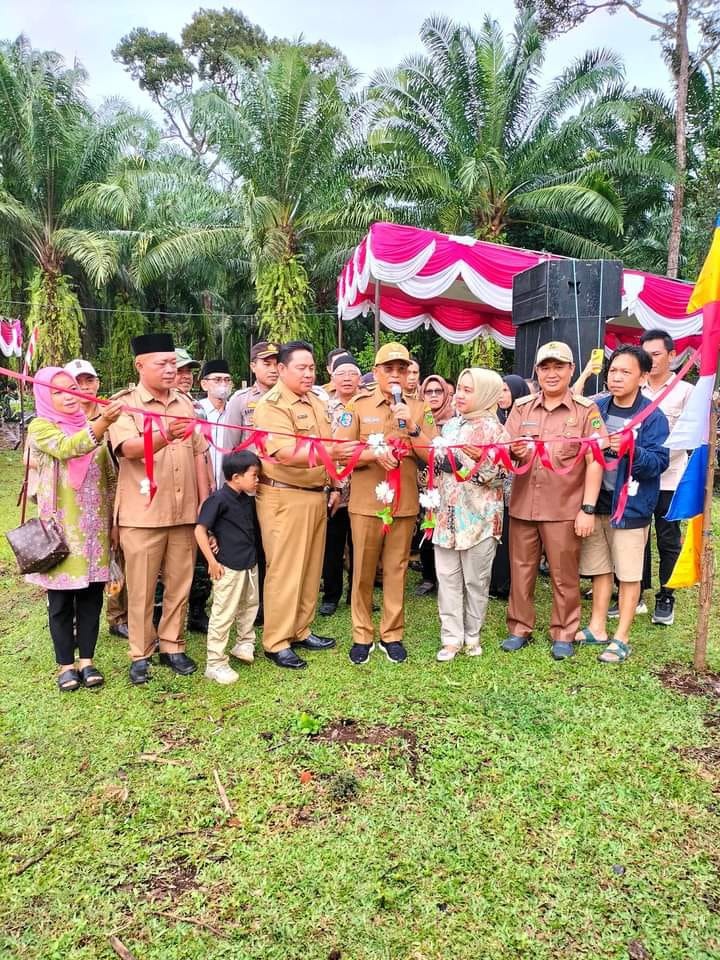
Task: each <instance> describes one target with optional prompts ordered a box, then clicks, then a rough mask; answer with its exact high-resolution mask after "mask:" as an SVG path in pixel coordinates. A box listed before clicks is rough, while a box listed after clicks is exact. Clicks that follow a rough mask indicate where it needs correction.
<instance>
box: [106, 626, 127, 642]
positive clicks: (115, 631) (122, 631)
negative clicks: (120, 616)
mask: <svg viewBox="0 0 720 960" xmlns="http://www.w3.org/2000/svg"><path fill="white" fill-rule="evenodd" d="M110 633H111V634H112V635H113V636H114V637H122V638H123V640H127V639H129V637H130V632H129V631H128V625H127V624H126V623H115V624H113V626H112V627H110Z"/></svg>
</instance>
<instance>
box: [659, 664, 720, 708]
mask: <svg viewBox="0 0 720 960" xmlns="http://www.w3.org/2000/svg"><path fill="white" fill-rule="evenodd" d="M655 675H656V677H657V678H658V679H659V680H660V682H661V683H662V684H663V686H665V687H667V688H668V690H672V692H673V693H679V694H682V695H683V696H685V697H712V698H714V699H716V700H720V674H718V673H696V671H694V670H691V669H689V668H688V667H686V666H685V665H684V664H682V663H668V664H666V665H665V666H664V667H663V668H662V669H661V670H657V671H656V673H655Z"/></svg>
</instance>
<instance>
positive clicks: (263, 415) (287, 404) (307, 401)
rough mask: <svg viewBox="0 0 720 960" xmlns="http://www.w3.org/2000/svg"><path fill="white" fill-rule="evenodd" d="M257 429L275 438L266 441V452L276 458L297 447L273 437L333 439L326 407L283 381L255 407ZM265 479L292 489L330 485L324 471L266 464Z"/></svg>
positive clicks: (285, 439) (293, 441) (264, 462)
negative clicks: (292, 388)
mask: <svg viewBox="0 0 720 960" xmlns="http://www.w3.org/2000/svg"><path fill="white" fill-rule="evenodd" d="M254 419H255V423H254V426H255V427H257V429H258V430H268V431H270V433H271V434H272V435H271V436H269V437H268V438H267V441H266V450H267V452H268V454H269V455H270V456H271V457H273V456H275V454H276V453H277V452H278V450H283V449H287V448H290V449H291V450H292V449H293V448H294V447H295V444H296V440H295V439H294V438H293V437H291V436H277V435H275V434H273V433H272V431H273V430H277V431H278V433H283V434H294V435H295V436H301V437H302V436H306V437H324V438H325V439H327V440H329V439H330V437H331V431H330V417H329V415H328V412H327V406H326V404H324V403H323V401H322V400H320V399H319V398H318V397H316V396H315V394H314V393H313V392H312V391H310V392H309V393H306V394H305V395H304V396H302V397H301V396H298V395H297V394H296V393H293V391H292V390H290V389H289V388H288V387H286V386H285V384H284V383H282V381H278V382H277V383H276V384H275V386H274V387H272V389H270V390H268V392H267V393H266V394H265V395H264V396H263V397H262V399H261V400H260V401H259V403H258V404H257V406H256V407H255V418H254ZM262 475H263V476H264V477H268V478H269V479H270V480H277V481H278V483H287V484H290V485H291V486H293V487H306V488H318V487H323V486H325V485H326V484H327V482H328V476H327V473H326V471H325V467H323V466H319V467H290V466H286V465H285V464H282V463H270V462H268V461H267V460H266V461H263V465H262Z"/></svg>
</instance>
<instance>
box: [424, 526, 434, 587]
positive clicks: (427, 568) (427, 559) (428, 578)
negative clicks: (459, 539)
mask: <svg viewBox="0 0 720 960" xmlns="http://www.w3.org/2000/svg"><path fill="white" fill-rule="evenodd" d="M424 532H425V531H423V533H424ZM420 566H421V567H422V578H423V583H434V584H437V573H436V572H435V550H434V549H433V545H432V539H430V540H423V542H422V543H421V544H420Z"/></svg>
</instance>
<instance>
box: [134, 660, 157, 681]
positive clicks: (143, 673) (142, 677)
mask: <svg viewBox="0 0 720 960" xmlns="http://www.w3.org/2000/svg"><path fill="white" fill-rule="evenodd" d="M151 665H152V660H150V659H149V658H148V659H147V660H133V662H132V663H131V664H130V683H134V684H135V685H136V686H137V685H138V684H141V683H147V682H148V680H149V679H150V677H151V676H152V674H151V673H150V667H151Z"/></svg>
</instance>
